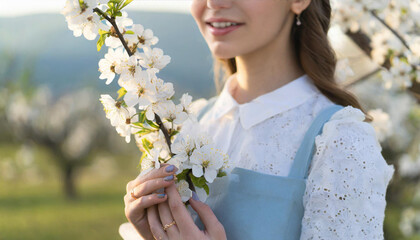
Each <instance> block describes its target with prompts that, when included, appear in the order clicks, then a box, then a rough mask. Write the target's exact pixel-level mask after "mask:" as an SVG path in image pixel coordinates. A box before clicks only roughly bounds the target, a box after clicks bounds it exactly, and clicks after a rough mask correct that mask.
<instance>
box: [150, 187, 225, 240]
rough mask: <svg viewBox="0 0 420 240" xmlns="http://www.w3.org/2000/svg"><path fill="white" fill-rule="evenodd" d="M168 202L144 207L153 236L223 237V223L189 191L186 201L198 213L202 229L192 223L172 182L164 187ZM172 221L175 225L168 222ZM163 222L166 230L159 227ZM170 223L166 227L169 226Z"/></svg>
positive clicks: (178, 239)
mask: <svg viewBox="0 0 420 240" xmlns="http://www.w3.org/2000/svg"><path fill="white" fill-rule="evenodd" d="M166 193H167V195H168V201H166V202H162V203H159V204H158V205H157V206H156V205H153V206H151V207H149V208H148V209H147V218H148V220H149V224H150V229H151V231H152V233H153V236H154V238H155V239H159V240H161V239H162V240H167V239H171V240H172V239H176V240H181V239H182V240H190V239H191V240H202V239H217V240H225V239H226V233H225V230H224V228H223V225H222V224H221V223H220V222H219V220H217V218H216V216H215V215H214V213H213V211H212V210H211V208H210V207H209V206H208V205H206V204H204V203H203V202H201V201H199V200H198V197H197V195H196V194H195V193H193V198H190V200H189V202H190V204H191V207H192V208H193V209H194V210H195V211H196V212H197V213H198V216H199V217H200V219H201V221H202V222H203V224H204V227H205V230H204V231H201V230H200V229H199V228H198V227H197V226H196V225H195V223H194V221H193V219H192V217H191V215H190V213H189V212H188V210H187V208H186V207H185V206H184V203H183V202H182V200H181V197H180V196H179V193H178V191H177V189H176V186H175V184H172V185H170V186H168V187H167V188H166ZM173 221H175V223H176V224H171V223H172V222H173ZM165 225H167V228H166V230H164V229H163V226H165ZM169 225H170V226H169Z"/></svg>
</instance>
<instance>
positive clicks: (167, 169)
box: [165, 165, 175, 172]
mask: <svg viewBox="0 0 420 240" xmlns="http://www.w3.org/2000/svg"><path fill="white" fill-rule="evenodd" d="M174 168H175V166H174V165H169V166H167V167H166V168H165V170H166V172H172V171H173V170H174Z"/></svg>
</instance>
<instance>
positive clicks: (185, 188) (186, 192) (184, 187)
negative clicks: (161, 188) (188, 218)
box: [175, 180, 192, 202]
mask: <svg viewBox="0 0 420 240" xmlns="http://www.w3.org/2000/svg"><path fill="white" fill-rule="evenodd" d="M175 185H176V189H177V190H178V192H179V195H180V196H181V200H182V202H186V201H188V200H189V199H190V198H191V197H192V191H191V189H190V187H189V184H188V182H187V181H185V180H181V181H179V182H177V183H176V184H175Z"/></svg>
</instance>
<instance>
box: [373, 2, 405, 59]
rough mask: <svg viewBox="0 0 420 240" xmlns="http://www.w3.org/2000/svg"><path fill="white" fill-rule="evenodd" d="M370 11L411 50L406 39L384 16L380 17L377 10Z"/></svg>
mask: <svg viewBox="0 0 420 240" xmlns="http://www.w3.org/2000/svg"><path fill="white" fill-rule="evenodd" d="M370 13H371V14H372V15H373V16H374V17H375V18H376V19H377V20H378V21H379V22H381V23H382V24H383V25H384V26H385V27H386V28H388V29H389V31H391V32H392V33H393V34H394V35H395V36H396V37H397V38H398V39H399V40H400V41H401V42H402V44H404V46H405V47H406V48H407V49H408V50H410V51H411V49H410V46H408V44H407V42H406V41H405V39H404V38H403V37H402V36H401V35H400V34H399V33H397V31H395V30H394V29H393V28H392V27H391V26H389V25H388V24H387V23H386V22H385V21H384V20H383V19H382V18H380V17H379V16H378V14H377V13H376V11H374V10H371V11H370Z"/></svg>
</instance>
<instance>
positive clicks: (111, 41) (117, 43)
mask: <svg viewBox="0 0 420 240" xmlns="http://www.w3.org/2000/svg"><path fill="white" fill-rule="evenodd" d="M127 16H128V14H127V12H125V11H123V12H122V16H121V17H117V18H116V19H115V22H116V24H117V27H118V29H119V30H120V33H121V34H123V35H124V39H126V37H127V36H128V35H129V34H124V33H125V32H126V31H127V30H128V28H129V27H131V26H132V25H133V20H132V19H131V18H128V17H127ZM102 29H103V30H105V31H108V32H110V33H111V35H110V36H109V37H107V38H106V39H105V45H106V46H107V47H111V48H117V47H121V46H122V43H121V40H120V39H119V37H118V35H117V32H116V31H115V28H114V27H113V26H112V25H111V23H109V22H107V26H106V27H104V28H102Z"/></svg>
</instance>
